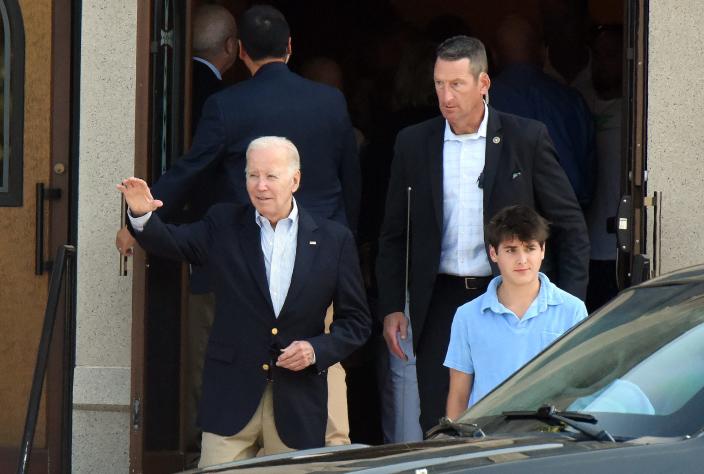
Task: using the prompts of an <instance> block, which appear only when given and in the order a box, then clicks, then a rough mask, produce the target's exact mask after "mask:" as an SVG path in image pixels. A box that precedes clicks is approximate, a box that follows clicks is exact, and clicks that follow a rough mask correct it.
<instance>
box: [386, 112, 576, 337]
mask: <svg viewBox="0 0 704 474" xmlns="http://www.w3.org/2000/svg"><path fill="white" fill-rule="evenodd" d="M444 132H445V119H444V118H442V117H437V118H434V119H431V120H428V121H425V122H422V123H420V124H417V125H414V126H411V127H408V128H405V129H404V130H402V131H401V132H400V133H399V134H398V137H397V140H396V148H395V156H394V161H393V164H392V169H391V181H390V183H389V191H388V195H387V200H386V215H385V217H384V224H383V227H382V231H381V237H380V239H379V256H378V259H377V280H378V284H379V314H380V315H381V316H382V317H384V316H386V315H387V314H389V313H392V312H396V311H403V309H404V302H405V288H404V280H405V260H406V209H407V205H406V202H407V189H408V187H411V188H412V191H411V236H410V240H411V244H410V245H411V249H410V274H409V293H410V304H409V312H410V317H411V324H412V329H413V340H414V343H415V344H416V346H417V343H418V340H419V338H420V335H421V332H422V330H423V325H424V324H425V320H426V317H427V318H432V315H428V314H426V313H427V312H428V307H429V305H430V298H431V296H432V293H433V287H434V284H435V277H436V275H437V274H438V267H439V263H440V249H441V242H442V229H443V143H444ZM481 181H482V182H481V183H464V184H465V185H466V186H478V185H482V187H483V190H484V216H483V220H484V224H485V225H486V224H487V223H488V222H489V220H490V219H491V218H492V217H493V216H494V214H496V213H497V212H498V211H499V210H501V209H502V208H504V207H506V206H510V205H515V204H523V205H527V206H530V207H532V208H534V209H535V210H536V211H537V212H539V213H540V214H541V215H542V216H544V217H545V218H547V219H548V220H549V221H550V222H551V226H550V232H551V237H550V240H549V245H548V251H547V252H546V253H547V255H546V257H545V261H544V262H543V266H542V269H543V271H545V272H546V273H548V274H549V275H551V278H552V279H553V281H554V282H556V284H557V285H558V286H559V287H560V288H562V289H564V290H565V291H568V292H570V293H572V294H574V295H575V296H578V297H579V298H582V299H584V296H585V294H586V287H587V278H588V265H589V239H588V236H587V229H586V225H585V223H584V217H583V215H582V211H581V210H580V207H579V204H578V203H577V199H576V198H575V195H574V192H573V191H572V187H571V186H570V183H569V181H568V180H567V177H566V176H565V173H564V171H563V170H562V168H561V167H560V165H559V164H558V163H557V160H556V157H555V149H554V147H553V145H552V143H551V142H550V138H549V137H548V133H547V130H546V128H545V126H544V125H543V124H541V123H540V122H536V121H534V120H529V119H524V118H520V117H517V116H515V115H510V114H505V113H502V112H499V111H497V110H495V109H493V108H491V107H489V118H488V123H487V136H486V155H485V165H484V172H483V174H482V177H481ZM478 218H479V216H478ZM487 253H488V248H487ZM490 263H491V265H492V270H493V273H494V274H495V275H498V273H499V272H498V268H497V267H496V265H495V264H494V263H493V262H490Z"/></svg>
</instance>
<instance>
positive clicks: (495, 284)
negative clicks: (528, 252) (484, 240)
mask: <svg viewBox="0 0 704 474" xmlns="http://www.w3.org/2000/svg"><path fill="white" fill-rule="evenodd" d="M538 279H539V280H540V290H539V291H538V296H537V297H536V298H535V300H534V301H533V303H531V305H530V307H529V308H528V310H527V311H526V313H525V314H524V315H523V317H522V318H521V319H522V320H526V319H530V318H533V317H535V316H537V315H539V314H540V313H543V312H545V311H547V309H548V306H555V305H559V304H562V302H563V299H562V296H561V295H560V294H559V293H558V292H557V291H555V287H553V286H552V285H551V284H550V279H549V278H548V277H547V276H546V275H545V274H544V273H542V272H538ZM502 281H503V278H502V277H501V275H499V276H497V277H496V278H494V279H493V280H491V282H490V283H489V286H488V287H487V289H486V293H484V295H483V296H482V304H481V311H482V313H486V311H487V310H491V312H492V313H494V314H506V313H511V311H510V310H509V309H508V308H506V306H504V305H502V304H501V303H500V302H499V296H498V293H497V289H498V288H499V285H501V282H502Z"/></svg>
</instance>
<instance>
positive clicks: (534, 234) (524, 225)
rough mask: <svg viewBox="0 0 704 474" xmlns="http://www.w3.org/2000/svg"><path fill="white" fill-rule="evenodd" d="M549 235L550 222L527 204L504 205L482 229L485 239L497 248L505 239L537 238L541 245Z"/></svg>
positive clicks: (529, 239) (524, 239) (527, 240)
mask: <svg viewBox="0 0 704 474" xmlns="http://www.w3.org/2000/svg"><path fill="white" fill-rule="evenodd" d="M549 235H550V223H549V222H548V221H547V220H546V219H544V218H543V217H541V215H540V214H538V213H537V212H535V211H534V210H533V209H531V208H530V207H528V206H521V205H518V206H509V207H504V208H503V209H501V210H500V211H499V212H497V213H496V215H494V217H492V218H491V220H490V221H489V224H488V225H487V226H486V229H485V230H484V236H485V238H486V241H487V242H488V243H489V245H491V246H492V247H494V248H495V249H497V250H498V248H499V244H500V243H501V242H503V241H505V240H510V239H513V238H516V239H518V240H520V241H521V242H529V241H531V240H537V241H538V242H539V243H540V246H541V247H542V246H543V245H544V244H545V241H546V240H548V236H549Z"/></svg>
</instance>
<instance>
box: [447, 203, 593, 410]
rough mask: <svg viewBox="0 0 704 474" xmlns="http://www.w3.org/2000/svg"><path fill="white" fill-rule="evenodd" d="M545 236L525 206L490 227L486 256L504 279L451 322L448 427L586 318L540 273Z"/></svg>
mask: <svg viewBox="0 0 704 474" xmlns="http://www.w3.org/2000/svg"><path fill="white" fill-rule="evenodd" d="M548 232H549V230H548V222H547V221H546V220H545V219H543V218H542V217H541V216H540V215H538V213H537V212H535V211H534V210H533V209H531V208H529V207H526V206H511V207H507V208H504V209H502V210H501V211H499V212H498V213H497V214H496V216H494V218H493V219H492V220H491V221H490V222H489V224H488V225H487V227H486V231H485V234H486V239H487V242H488V244H489V257H490V258H491V260H492V261H493V262H495V263H496V264H497V265H498V267H499V272H500V273H501V275H500V276H498V277H496V278H494V279H493V280H492V281H491V282H490V283H489V287H488V288H487V290H486V293H484V294H483V295H481V296H479V297H478V298H475V299H474V300H472V301H470V302H469V303H467V304H465V305H463V306H460V307H459V308H458V309H457V312H456V313H455V318H454V320H453V321H452V334H451V336H450V344H449V347H448V349H447V356H446V358H445V366H446V367H448V368H449V369H450V391H449V394H448V397H447V417H448V418H450V419H451V420H454V419H456V418H457V417H458V416H459V415H461V414H462V413H463V412H464V411H465V410H466V409H467V407H468V406H471V405H473V404H475V403H476V402H477V401H479V400H481V399H482V398H483V397H484V396H485V395H486V394H487V393H489V392H491V391H492V390H493V389H494V388H495V387H496V386H497V385H499V384H500V383H501V382H503V381H504V380H506V379H507V378H508V377H509V376H510V375H511V374H513V373H514V372H515V371H516V370H517V369H519V368H520V367H521V366H522V365H523V364H525V363H526V362H528V361H529V360H530V359H532V358H533V357H534V356H535V355H536V354H538V353H539V352H540V351H542V350H543V349H544V348H545V347H546V346H548V345H549V344H550V343H552V342H553V341H554V340H555V339H557V338H558V337H559V336H560V335H562V334H563V333H564V332H565V331H567V330H568V329H570V328H571V327H572V326H574V325H575V324H576V323H577V322H579V321H581V320H582V319H584V318H585V317H586V316H587V309H586V307H585V306H584V303H583V302H582V301H581V300H579V299H578V298H576V297H574V296H572V295H570V294H569V293H567V292H565V291H562V290H561V289H559V288H558V287H557V286H555V285H554V284H553V283H551V282H550V280H549V279H548V277H547V276H545V275H544V274H543V273H540V271H539V270H540V264H541V263H542V261H543V258H544V257H545V241H546V240H547V238H548Z"/></svg>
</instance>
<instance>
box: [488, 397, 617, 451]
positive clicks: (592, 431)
mask: <svg viewBox="0 0 704 474" xmlns="http://www.w3.org/2000/svg"><path fill="white" fill-rule="evenodd" d="M502 415H503V416H505V417H506V419H507V420H520V419H526V420H528V419H530V420H541V421H552V422H560V423H564V424H565V425H567V426H570V427H572V428H574V429H576V430H577V431H579V432H580V433H583V434H585V435H587V436H589V437H590V438H592V439H595V440H597V441H610V442H612V443H615V442H616V440H615V439H614V437H613V436H611V434H610V433H609V432H608V431H606V430H604V429H599V428H598V427H596V426H590V425H585V424H583V423H591V424H596V422H597V420H596V418H594V417H593V416H592V415H590V414H589V413H580V412H577V411H562V412H561V411H559V410H558V409H557V408H555V407H554V406H553V405H546V406H542V407H540V408H538V409H537V410H535V411H505V412H503V413H502Z"/></svg>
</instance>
